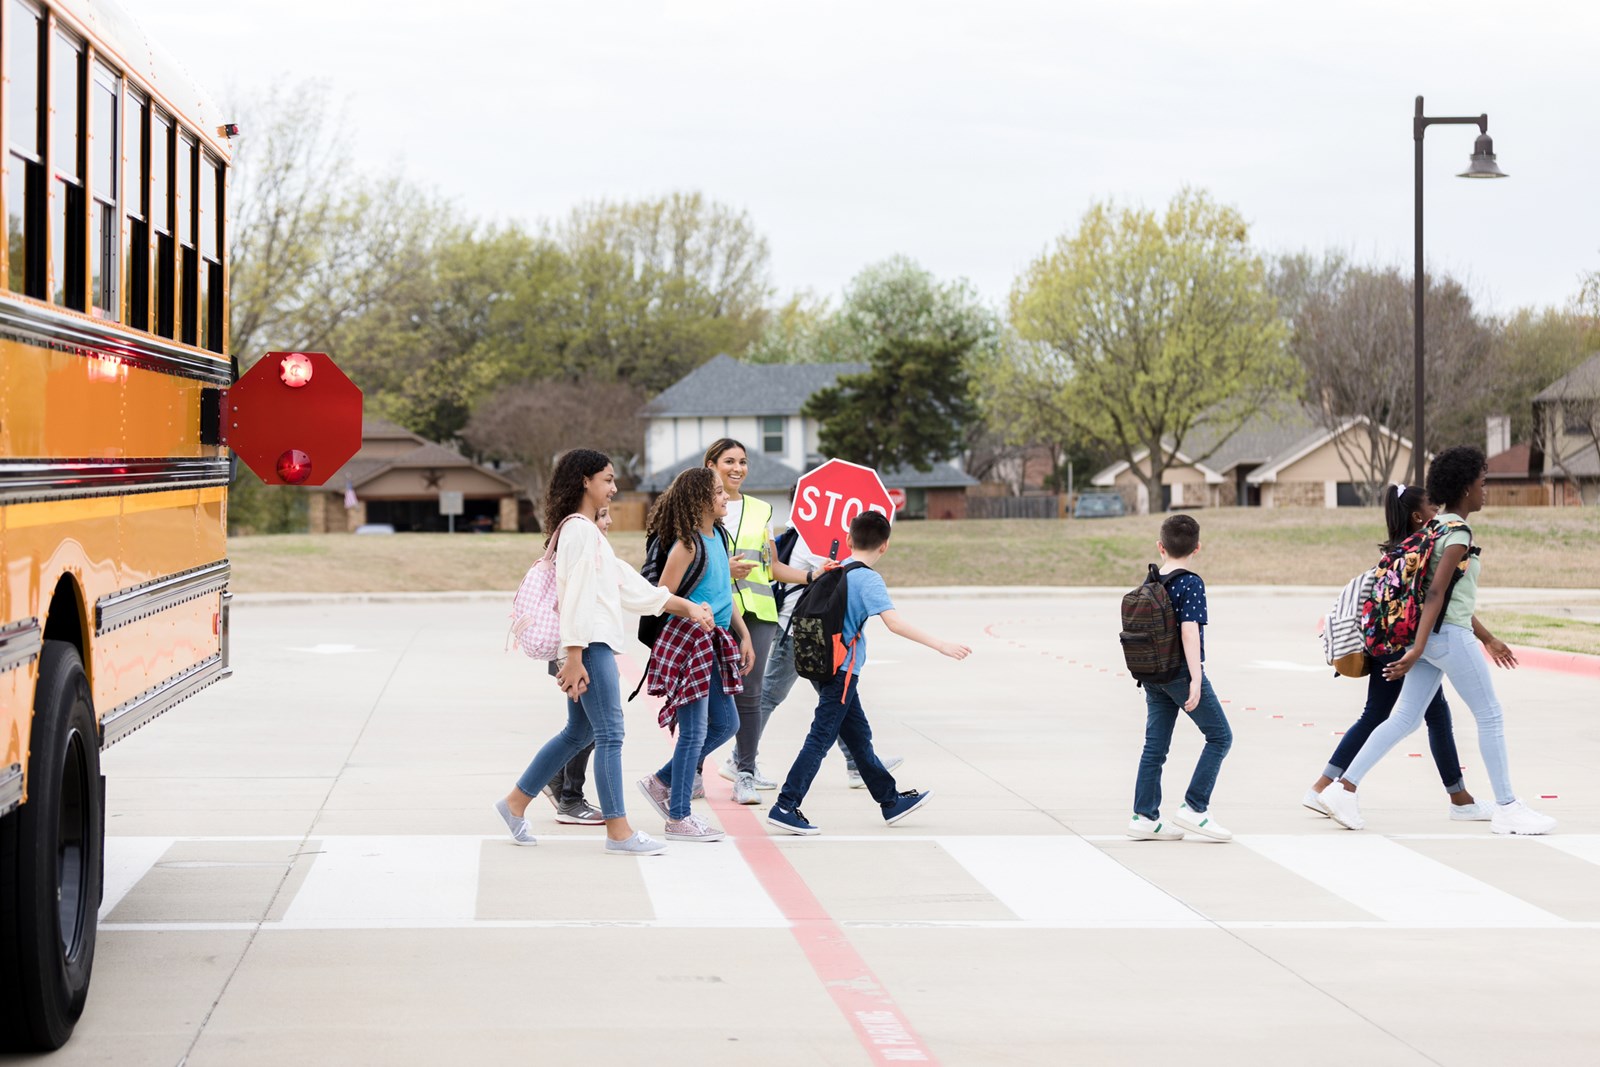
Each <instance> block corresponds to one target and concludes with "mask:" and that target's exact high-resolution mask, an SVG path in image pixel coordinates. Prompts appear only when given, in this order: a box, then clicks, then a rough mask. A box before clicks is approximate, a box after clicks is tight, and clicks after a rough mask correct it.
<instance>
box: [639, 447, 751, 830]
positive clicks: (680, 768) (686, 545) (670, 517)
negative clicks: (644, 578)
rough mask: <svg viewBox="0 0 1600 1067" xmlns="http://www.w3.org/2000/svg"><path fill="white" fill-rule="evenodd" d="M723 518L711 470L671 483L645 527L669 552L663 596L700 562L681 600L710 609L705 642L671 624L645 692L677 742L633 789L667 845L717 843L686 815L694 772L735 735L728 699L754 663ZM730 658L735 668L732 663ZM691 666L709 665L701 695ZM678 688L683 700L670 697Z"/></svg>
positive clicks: (722, 493)
mask: <svg viewBox="0 0 1600 1067" xmlns="http://www.w3.org/2000/svg"><path fill="white" fill-rule="evenodd" d="M727 511H728V494H727V492H726V490H724V489H723V488H722V483H721V481H720V480H719V479H718V478H717V476H716V475H715V474H714V473H712V471H711V470H710V469H709V468H707V467H694V468H691V469H689V470H686V471H684V472H682V473H681V474H679V475H678V476H677V477H676V478H674V479H673V480H672V484H671V485H670V486H668V487H667V491H666V492H665V493H663V494H662V495H661V498H660V499H659V500H657V501H656V503H655V507H653V508H652V509H651V510H650V517H649V519H648V520H647V521H646V526H647V527H648V528H649V531H650V532H651V533H652V534H654V535H655V536H656V538H657V540H658V541H659V542H660V543H662V544H671V545H672V548H671V549H670V550H669V551H668V553H667V559H666V563H665V565H664V566H663V568H662V571H661V589H662V590H663V591H666V590H670V589H676V588H678V586H679V584H680V583H681V582H682V581H683V580H684V577H685V576H686V575H687V574H688V573H689V567H690V565H691V564H693V563H694V562H695V559H696V557H701V558H702V559H703V561H704V562H703V566H702V568H701V570H700V578H699V580H698V581H697V582H696V583H695V586H694V588H693V589H691V590H690V591H689V594H688V597H687V599H688V600H690V601H692V602H694V603H697V604H701V605H704V606H706V607H708V608H709V609H710V611H711V613H712V615H713V617H714V620H715V623H716V629H715V630H713V631H712V632H711V635H710V638H709V639H705V638H704V637H703V635H695V634H684V635H682V636H683V640H679V635H678V634H676V633H675V630H674V627H673V625H672V624H671V623H669V624H668V626H667V628H666V629H664V630H663V631H662V633H661V636H660V637H658V638H657V639H656V643H655V646H654V648H653V649H652V650H651V657H650V658H651V664H650V679H651V681H652V684H651V688H650V692H651V694H652V695H664V696H666V697H667V706H668V708H670V709H672V710H673V711H675V713H676V720H677V730H678V741H677V744H676V745H675V746H674V747H673V750H672V758H671V759H670V760H668V761H667V763H666V765H665V766H663V767H662V768H661V769H660V770H659V771H656V772H655V773H654V774H647V775H645V776H644V777H643V778H641V779H639V789H640V791H641V792H643V793H644V795H645V796H646V797H647V798H649V800H650V803H651V804H652V805H654V806H655V809H656V810H657V811H658V812H660V814H661V817H662V818H663V819H665V820H666V821H667V825H666V835H667V838H668V840H672V841H720V840H721V839H722V838H723V836H724V835H723V832H722V831H721V830H718V829H716V828H715V827H712V826H710V825H708V824H706V823H705V822H703V821H702V820H701V819H700V817H699V816H697V815H695V814H694V812H693V811H691V810H690V801H691V800H692V799H693V797H692V794H693V792H694V780H695V768H696V767H698V766H699V765H700V762H701V761H702V760H703V759H704V758H705V754H706V753H707V752H714V751H716V749H717V748H718V747H719V746H720V745H722V744H723V743H724V742H726V741H727V740H728V738H730V737H732V736H733V733H734V731H735V730H736V729H737V728H738V725H739V714H738V711H737V710H736V709H735V707H734V703H733V696H732V694H733V693H734V692H737V691H738V690H739V688H740V681H739V679H740V678H741V677H742V676H743V675H747V674H749V673H750V669H751V667H752V666H753V664H754V663H755V651H754V649H752V648H751V647H750V633H749V631H748V630H747V629H746V628H745V624H744V619H742V618H741V617H740V616H739V614H738V613H737V612H735V611H734V610H733V599H734V597H733V574H732V571H731V569H730V567H729V559H728V541H727V533H726V531H724V530H723V529H722V525H721V520H722V517H723V516H724V515H726V514H727ZM678 629H681V627H680V628H678ZM730 630H731V631H732V632H731V634H730V633H729V631H730ZM735 641H737V648H735V644H734V642H735ZM734 656H737V658H738V663H737V665H735V664H733V663H732V662H731V660H732V658H733V657H734ZM695 663H699V664H701V665H707V664H709V668H710V670H709V677H708V678H706V677H701V678H699V681H701V682H703V683H704V684H703V688H704V690H705V691H704V693H703V694H701V693H700V688H701V686H699V685H692V684H691V683H692V682H694V681H695V680H696V672H695V670H694V669H692V668H693V666H694V664H695ZM657 680H661V681H662V685H661V686H658V685H657V684H656V682H657ZM679 687H681V690H682V696H679V694H678V693H677V692H675V690H677V689H678V688H679Z"/></svg>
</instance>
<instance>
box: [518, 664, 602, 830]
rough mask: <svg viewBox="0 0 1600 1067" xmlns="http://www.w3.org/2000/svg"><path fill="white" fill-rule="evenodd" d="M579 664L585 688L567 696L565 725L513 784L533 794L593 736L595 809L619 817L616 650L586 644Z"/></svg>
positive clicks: (530, 794)
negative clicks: (585, 675) (584, 675)
mask: <svg viewBox="0 0 1600 1067" xmlns="http://www.w3.org/2000/svg"><path fill="white" fill-rule="evenodd" d="M583 668H584V670H586V671H588V672H589V688H588V689H586V690H585V691H584V694H583V696H581V697H579V698H578V699H577V700H568V701H567V725H566V726H564V727H562V730H561V732H560V733H558V734H556V735H555V736H554V737H552V738H551V739H550V740H548V741H546V742H545V743H544V747H543V748H541V749H540V750H539V754H538V755H536V756H534V757H533V762H532V763H530V764H528V769H527V770H525V771H523V772H522V777H521V778H518V779H517V788H518V789H520V790H522V791H523V792H524V793H526V794H527V795H528V796H530V797H536V796H538V795H539V790H541V789H543V788H544V787H545V783H547V782H549V781H550V779H551V777H552V776H553V775H554V774H555V773H556V771H558V770H560V769H561V768H562V767H565V766H566V765H567V763H568V762H569V761H570V760H571V759H572V757H574V756H576V755H577V754H578V753H579V752H582V751H583V750H584V748H586V747H587V746H588V745H589V743H590V742H593V743H594V787H595V791H596V792H597V793H598V794H599V795H600V814H602V815H604V816H605V817H606V818H608V819H620V818H622V817H623V816H625V815H627V814H628V811H627V808H625V807H624V806H623V803H622V684H621V682H620V681H619V680H618V678H617V654H616V653H615V652H613V651H611V646H609V645H590V646H589V647H588V648H586V649H584V650H583Z"/></svg>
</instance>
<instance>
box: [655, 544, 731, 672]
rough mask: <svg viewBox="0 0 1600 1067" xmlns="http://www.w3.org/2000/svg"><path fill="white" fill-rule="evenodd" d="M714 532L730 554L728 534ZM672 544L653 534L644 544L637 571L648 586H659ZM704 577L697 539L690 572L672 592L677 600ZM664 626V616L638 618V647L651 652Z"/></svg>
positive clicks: (701, 546) (702, 554)
mask: <svg viewBox="0 0 1600 1067" xmlns="http://www.w3.org/2000/svg"><path fill="white" fill-rule="evenodd" d="M717 532H718V533H720V534H722V544H723V547H725V548H727V549H728V550H729V552H730V554H731V552H732V547H733V546H732V543H731V542H730V541H729V540H728V531H727V530H724V529H723V528H722V524H721V523H720V522H719V523H717ZM673 544H674V542H672V541H665V542H663V541H662V540H661V539H660V538H659V537H657V536H656V535H655V534H651V535H650V536H649V537H647V538H645V541H644V563H643V564H642V565H641V566H640V567H639V573H640V574H641V575H643V576H644V578H645V580H646V581H648V582H649V583H650V584H651V585H660V584H661V572H662V571H664V570H666V569H667V555H668V554H669V553H671V551H672V546H673ZM705 573H706V546H705V542H703V541H701V540H700V538H698V537H696V538H695V539H694V559H692V560H690V561H689V569H688V570H686V571H684V572H683V581H681V582H679V583H678V588H677V589H674V590H673V592H674V593H676V594H677V595H678V596H688V595H689V594H690V593H692V592H693V591H694V587H695V586H697V585H699V584H700V579H701V578H702V577H704V576H705ZM666 623H667V618H666V616H665V615H641V616H640V617H639V643H640V644H642V645H644V646H645V647H646V648H654V647H655V643H656V638H657V637H659V636H661V628H662V627H663V626H665V625H666Z"/></svg>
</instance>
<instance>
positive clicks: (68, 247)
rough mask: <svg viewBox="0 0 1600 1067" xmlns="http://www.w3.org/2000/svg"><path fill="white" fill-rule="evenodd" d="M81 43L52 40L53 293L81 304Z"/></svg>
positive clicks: (67, 304) (59, 34) (57, 36)
mask: <svg viewBox="0 0 1600 1067" xmlns="http://www.w3.org/2000/svg"><path fill="white" fill-rule="evenodd" d="M82 122H83V45H81V44H80V43H79V42H78V41H77V39H76V38H73V37H69V36H67V35H66V34H65V33H62V32H60V31H57V32H56V34H55V35H54V36H53V37H52V38H51V41H50V143H49V148H50V166H51V169H53V170H54V171H55V183H54V188H53V189H52V190H51V197H50V264H51V273H52V288H51V299H52V300H54V301H55V302H56V303H57V304H61V305H62V306H64V307H69V308H72V309H73V310H74V311H82V310H83V297H84V266H85V264H84V258H85V254H86V253H87V252H88V245H87V242H86V241H85V240H84V229H83V224H84V208H85V204H84V196H83V139H82V137H81V136H80V135H79V131H80V130H81V129H82Z"/></svg>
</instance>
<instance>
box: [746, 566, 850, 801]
mask: <svg viewBox="0 0 1600 1067" xmlns="http://www.w3.org/2000/svg"><path fill="white" fill-rule="evenodd" d="M791 595H792V594H791ZM799 678H800V676H799V675H798V674H796V673H795V669H794V641H793V639H791V638H790V636H789V634H788V632H787V631H784V632H782V633H780V635H779V637H778V639H777V640H776V641H774V642H773V643H772V651H771V652H770V653H768V654H767V673H766V675H765V676H764V677H763V678H762V680H761V729H762V731H763V732H765V731H766V728H767V720H768V719H770V718H772V713H773V712H774V711H776V710H777V707H778V705H779V704H782V703H783V702H784V700H785V699H786V698H787V697H788V696H789V690H791V689H793V688H794V683H795V682H796V681H797V680H799ZM758 736H759V735H758ZM839 751H840V752H843V753H844V765H845V766H846V767H847V768H849V769H850V770H852V771H853V770H855V769H856V760H855V757H854V756H852V755H850V747H849V746H848V745H846V744H845V743H844V740H843V739H842V738H841V739H840V741H839Z"/></svg>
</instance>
